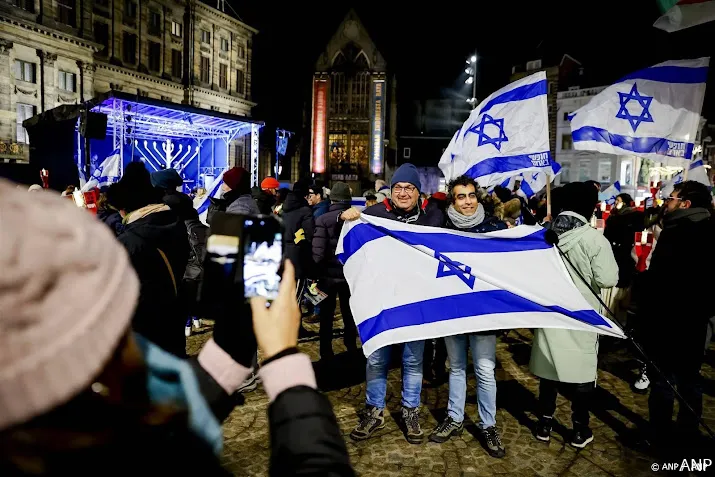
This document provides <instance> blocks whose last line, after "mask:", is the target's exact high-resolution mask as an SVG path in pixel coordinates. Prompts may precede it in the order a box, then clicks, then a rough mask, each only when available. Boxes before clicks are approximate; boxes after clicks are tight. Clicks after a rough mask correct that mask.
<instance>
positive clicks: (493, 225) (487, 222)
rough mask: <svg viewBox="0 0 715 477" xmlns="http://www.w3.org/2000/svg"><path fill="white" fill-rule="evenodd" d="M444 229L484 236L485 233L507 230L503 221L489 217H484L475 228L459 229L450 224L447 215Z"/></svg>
mask: <svg viewBox="0 0 715 477" xmlns="http://www.w3.org/2000/svg"><path fill="white" fill-rule="evenodd" d="M445 228H448V229H452V230H459V231H462V232H471V233H475V234H485V233H487V232H496V231H497V230H504V229H506V228H507V225H506V223H504V222H503V221H501V220H499V219H498V218H497V217H494V216H491V217H485V218H484V220H483V221H482V223H480V224H479V225H477V226H475V227H472V228H469V229H460V228H458V227H456V226H455V225H454V224H453V223H452V221H451V220H450V219H449V215H447V223H446V224H445Z"/></svg>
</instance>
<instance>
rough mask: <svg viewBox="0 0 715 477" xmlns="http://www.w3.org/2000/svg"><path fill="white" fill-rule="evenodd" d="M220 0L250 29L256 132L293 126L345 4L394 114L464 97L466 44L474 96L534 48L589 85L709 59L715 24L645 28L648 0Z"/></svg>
mask: <svg viewBox="0 0 715 477" xmlns="http://www.w3.org/2000/svg"><path fill="white" fill-rule="evenodd" d="M228 3H231V5H232V6H233V8H234V10H235V11H236V12H237V13H238V15H239V16H240V18H241V19H242V20H243V21H244V22H246V23H248V24H249V25H251V26H253V27H255V28H257V29H258V30H259V34H258V35H256V36H255V38H254V50H253V71H252V73H253V76H252V87H253V99H254V101H256V102H257V103H258V106H257V107H256V108H255V109H254V117H256V118H257V119H262V120H265V121H266V122H267V128H266V130H265V133H264V134H263V135H262V136H264V137H268V136H270V137H272V136H273V134H272V130H273V128H275V127H282V128H286V129H289V130H293V131H296V132H300V130H301V126H302V125H303V122H304V118H303V114H304V110H305V105H306V104H307V103H309V102H310V100H311V96H310V86H311V80H312V73H313V71H314V66H315V63H316V61H317V59H318V56H319V55H320V53H321V51H323V49H324V48H325V46H326V45H327V43H328V41H329V40H330V38H331V36H332V35H333V34H334V33H335V31H336V30H337V28H338V26H339V24H340V23H341V21H342V20H343V18H344V16H345V15H346V14H347V12H348V11H349V10H350V8H351V7H352V8H354V9H355V11H356V12H357V14H358V16H359V17H360V19H361V20H362V22H363V24H364V25H365V27H366V28H367V30H368V32H369V34H370V36H371V38H372V40H373V41H374V42H375V43H376V45H377V47H378V49H379V50H380V51H381V52H382V54H383V55H384V56H385V58H386V60H387V63H388V68H389V70H390V71H389V73H391V74H396V76H397V80H398V115H399V104H400V103H403V102H405V101H410V100H412V99H427V98H438V97H450V96H455V97H460V98H464V99H466V98H468V97H469V96H471V91H470V88H471V86H467V85H465V84H464V79H465V78H466V75H465V73H464V68H465V66H466V65H465V62H464V60H465V59H466V58H467V57H469V56H470V55H471V54H472V52H473V51H475V49H476V51H477V53H478V56H479V64H478V83H477V84H478V90H477V98H479V99H483V98H484V97H485V96H486V95H488V94H490V93H492V92H493V91H494V90H495V89H498V88H500V87H501V86H504V85H505V84H506V83H508V82H509V75H510V74H511V67H512V65H514V64H517V63H524V62H525V61H526V60H531V59H537V58H539V56H535V55H534V53H535V52H536V51H537V48H538V51H542V52H546V53H547V54H548V55H549V56H552V57H553V56H559V57H560V56H561V55H562V54H564V53H568V54H569V55H571V56H572V57H573V58H575V59H577V60H578V61H580V62H581V63H582V65H583V66H584V68H585V71H586V74H587V77H588V82H589V83H590V84H589V85H581V86H596V85H607V84H610V83H611V82H613V81H615V80H617V79H618V78H619V77H621V76H623V75H624V74H626V73H628V72H631V71H635V70H638V69H640V68H643V67H646V66H651V65H653V64H655V63H658V62H661V61H665V60H668V59H683V58H697V57H700V56H711V54H712V52H713V49H714V45H715V41H713V39H715V22H712V23H709V24H705V25H702V26H698V27H693V28H690V29H686V30H683V31H680V32H676V33H666V32H664V31H661V30H658V29H656V28H654V27H653V26H652V24H653V22H654V21H655V20H656V18H658V16H660V12H659V10H658V8H657V4H656V1H655V0H619V1H612V0H606V1H586V0H576V1H570V2H564V1H543V0H538V1H508V0H496V1H494V0H490V1H480V2H421V3H418V2H410V3H408V4H404V6H399V7H398V6H397V4H396V3H395V4H392V2H386V1H384V0H383V1H380V2H378V1H364V2H360V3H354V4H350V3H340V2H331V3H328V2H291V3H289V4H286V5H280V4H278V3H274V2H267V1H260V2H250V3H249V2H238V1H237V0H228ZM226 9H227V11H230V8H229V7H228V6H227V7H226ZM544 66H547V64H546V63H545V64H544ZM713 103H715V93H711V94H710V95H707V96H706V100H705V106H704V108H703V115H704V116H706V117H708V116H712V113H713V112H715V107H714V106H715V105H714V104H713ZM307 114H308V115H309V114H310V112H309V111H308V113H307Z"/></svg>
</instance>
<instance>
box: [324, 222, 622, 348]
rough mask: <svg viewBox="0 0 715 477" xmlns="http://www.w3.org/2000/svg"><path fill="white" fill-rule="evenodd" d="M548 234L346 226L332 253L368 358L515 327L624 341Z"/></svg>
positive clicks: (526, 229)
mask: <svg viewBox="0 0 715 477" xmlns="http://www.w3.org/2000/svg"><path fill="white" fill-rule="evenodd" d="M544 232H545V230H544V229H542V228H541V227H538V226H527V225H522V226H519V227H515V228H512V229H507V230H501V231H498V232H491V233H488V234H470V233H466V232H460V231H453V230H446V229H440V228H434V227H424V226H417V225H411V224H403V223H401V222H396V221H392V220H387V219H381V218H377V217H371V216H367V215H364V214H363V215H362V216H361V217H360V219H358V220H356V221H353V222H347V223H346V224H345V225H344V226H343V230H342V233H341V235H340V239H339V242H338V246H337V250H336V253H337V256H338V258H339V259H340V261H341V262H342V263H343V264H344V269H343V270H344V272H345V278H346V279H347V282H348V284H349V286H350V291H351V294H352V295H351V298H350V308H351V309H352V312H353V316H354V318H355V323H356V324H357V327H358V331H359V333H360V339H361V340H362V343H363V352H364V353H365V356H369V355H370V354H372V353H373V352H374V351H375V350H377V349H380V348H382V347H384V346H388V345H392V344H396V343H404V342H408V341H416V340H424V339H431V338H437V337H442V336H452V335H458V334H462V333H472V332H478V331H488V330H499V329H511V328H563V329H571V330H580V331H591V332H595V333H600V334H604V335H609V336H615V337H619V338H623V337H624V334H623V331H622V330H621V329H620V328H619V327H618V326H616V325H615V324H614V323H613V322H611V321H610V320H609V319H607V318H605V317H603V316H601V315H600V314H599V313H597V312H596V311H595V310H593V308H591V306H590V305H589V304H588V302H587V301H586V299H585V298H584V297H583V296H582V295H581V293H580V292H579V291H578V290H577V289H576V286H575V285H574V283H573V281H572V280H571V278H570V276H569V274H568V272H567V271H566V268H565V266H564V264H563V262H562V261H561V258H560V257H559V254H558V251H557V250H556V249H555V248H554V247H552V246H551V245H549V244H548V243H546V242H545V240H544ZM376 263H379V264H380V266H379V267H375V266H374V264H376ZM370 264H373V265H370ZM385 270H390V273H389V277H387V276H386V275H385Z"/></svg>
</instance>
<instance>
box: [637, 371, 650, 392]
mask: <svg viewBox="0 0 715 477" xmlns="http://www.w3.org/2000/svg"><path fill="white" fill-rule="evenodd" d="M648 386H650V379H648V375H647V374H646V366H645V365H643V367H641V376H640V378H638V380H637V381H636V382H635V383H633V391H634V392H636V393H638V394H646V393H647V392H648Z"/></svg>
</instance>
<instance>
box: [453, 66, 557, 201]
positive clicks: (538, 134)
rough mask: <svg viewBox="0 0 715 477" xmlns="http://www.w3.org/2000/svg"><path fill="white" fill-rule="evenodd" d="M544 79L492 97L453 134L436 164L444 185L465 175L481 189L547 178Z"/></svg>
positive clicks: (539, 77) (537, 75)
mask: <svg viewBox="0 0 715 477" xmlns="http://www.w3.org/2000/svg"><path fill="white" fill-rule="evenodd" d="M548 89H549V88H548V83H547V80H546V73H544V72H543V71H542V72H539V73H535V74H533V75H531V76H527V77H526V78H523V79H520V80H518V81H515V82H513V83H511V84H509V85H507V86H505V87H504V88H502V89H500V90H499V91H497V92H495V93H492V94H491V95H490V96H489V97H487V99H485V100H484V101H482V102H481V103H480V104H479V106H478V107H477V108H476V109H475V110H474V111H472V113H471V114H470V116H469V118H468V119H467V121H465V123H464V124H463V125H462V127H461V128H460V129H459V130H457V132H456V133H455V134H454V137H453V138H452V141H451V142H450V143H449V146H448V147H447V149H446V150H445V151H444V154H443V155H442V158H441V159H440V161H439V167H440V169H442V173H443V174H444V177H445V179H446V180H447V182H449V181H450V180H452V179H454V178H455V177H459V176H461V175H462V174H466V175H468V176H470V177H473V178H474V179H476V180H477V182H479V185H481V186H482V187H489V186H492V185H496V184H500V183H501V182H503V181H504V179H506V178H508V177H511V176H515V175H518V174H520V173H524V172H528V171H533V172H546V173H549V174H550V173H551V165H552V158H551V153H550V152H549V118H548V108H547V104H546V93H547V92H548Z"/></svg>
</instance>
